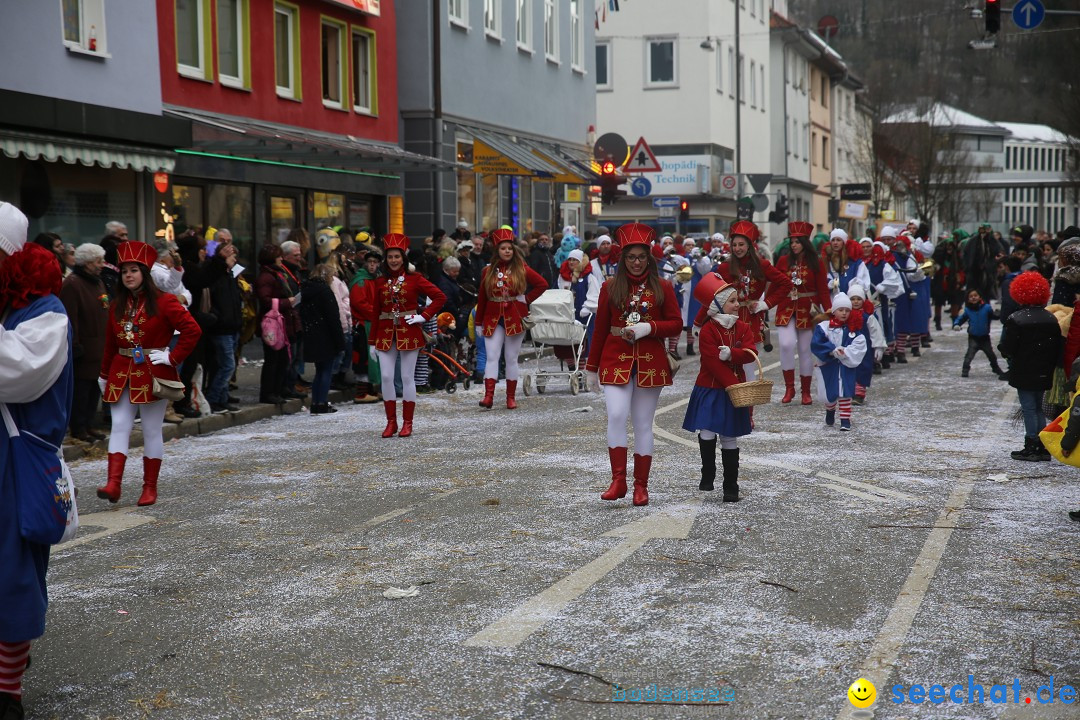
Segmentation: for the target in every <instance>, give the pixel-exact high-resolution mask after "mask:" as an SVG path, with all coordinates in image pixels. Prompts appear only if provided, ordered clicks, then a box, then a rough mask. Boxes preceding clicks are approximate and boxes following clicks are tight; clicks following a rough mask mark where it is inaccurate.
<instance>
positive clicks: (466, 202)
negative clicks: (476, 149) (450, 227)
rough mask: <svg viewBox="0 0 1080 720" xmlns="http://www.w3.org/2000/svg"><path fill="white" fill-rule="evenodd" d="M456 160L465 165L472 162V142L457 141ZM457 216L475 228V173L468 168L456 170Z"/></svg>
mask: <svg viewBox="0 0 1080 720" xmlns="http://www.w3.org/2000/svg"><path fill="white" fill-rule="evenodd" d="M457 161H458V162H459V163H462V164H465V165H472V163H473V146H472V143H467V142H460V141H459V142H458V144H457ZM457 207H458V216H459V217H463V218H465V220H466V222H468V223H469V227H471V228H473V230H476V229H477V228H476V173H474V172H473V171H472V170H469V169H459V170H458V171H457Z"/></svg>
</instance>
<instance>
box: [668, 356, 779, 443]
mask: <svg viewBox="0 0 1080 720" xmlns="http://www.w3.org/2000/svg"><path fill="white" fill-rule="evenodd" d="M778 367H780V363H779V361H777V362H774V363H771V364H769V365H764V366H762V370H764V371H765V372H769V371H770V370H772V369H774V368H778ZM689 404H690V398H689V397H685V398H683V399H682V400H676V401H675V402H673V403H671V404H670V405H665V406H663V407H661V408H657V409H656V414H657V415H663V414H664V413H666V412H671V411H672V410H677V409H679V408H681V407H686V406H687V405H689ZM694 447H697V445H696V444H695V445H694Z"/></svg>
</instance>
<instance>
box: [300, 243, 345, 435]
mask: <svg viewBox="0 0 1080 720" xmlns="http://www.w3.org/2000/svg"><path fill="white" fill-rule="evenodd" d="M335 273H336V270H335V269H334V268H333V267H331V266H330V265H325V264H324V265H316V266H315V269H314V270H312V272H311V275H310V277H308V279H307V280H305V281H304V283H303V284H302V285H301V295H302V296H303V298H304V302H303V303H302V304H301V305H300V319H301V321H302V323H303V327H304V361H305V362H312V363H315V378H314V379H313V380H312V382H311V413H312V414H313V415H317V414H321V413H332V412H337V410H336V409H335V408H334V407H332V406H331V405H330V403H329V402H327V398H328V397H329V395H330V378H331V375H332V374H333V368H334V358H335V357H336V356H337V355H338V353H340V352H341V351H342V350H344V349H345V333H344V332H343V331H342V329H341V313H340V311H339V309H338V302H337V298H335V297H334V292H333V290H331V289H330V280H331V278H333V277H334V275H335Z"/></svg>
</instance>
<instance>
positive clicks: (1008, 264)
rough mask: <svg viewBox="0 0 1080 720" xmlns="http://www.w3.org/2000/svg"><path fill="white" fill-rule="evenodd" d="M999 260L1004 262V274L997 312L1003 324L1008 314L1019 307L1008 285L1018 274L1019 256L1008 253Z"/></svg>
mask: <svg viewBox="0 0 1080 720" xmlns="http://www.w3.org/2000/svg"><path fill="white" fill-rule="evenodd" d="M999 262H1001V263H1003V264H1004V270H1005V274H1004V275H1003V276H1002V279H1001V311H1000V312H999V313H998V316H999V317H1000V319H1001V323H1002V325H1003V326H1004V324H1005V321H1006V320H1008V319H1009V316H1010V315H1012V314H1013V313H1014V312H1016V311H1017V310H1018V309H1019V308H1020V305H1019V304H1018V303H1017V302H1016V301H1015V300H1013V298H1012V295H1011V294H1009V287H1010V286H1011V285H1012V281H1013V280H1015V279H1016V276H1017V275H1019V274H1020V258H1015V257H1012V256H1011V255H1009V256H1007V257H1003V258H1001V260H1000V261H999ZM1003 329H1004V328H1003Z"/></svg>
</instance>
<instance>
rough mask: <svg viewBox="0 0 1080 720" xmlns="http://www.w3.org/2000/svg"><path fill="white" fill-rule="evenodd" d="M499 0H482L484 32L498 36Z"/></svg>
mask: <svg viewBox="0 0 1080 720" xmlns="http://www.w3.org/2000/svg"><path fill="white" fill-rule="evenodd" d="M500 4H501V3H500V0H484V33H485V34H487V35H493V36H494V37H500V35H499V5H500Z"/></svg>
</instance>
